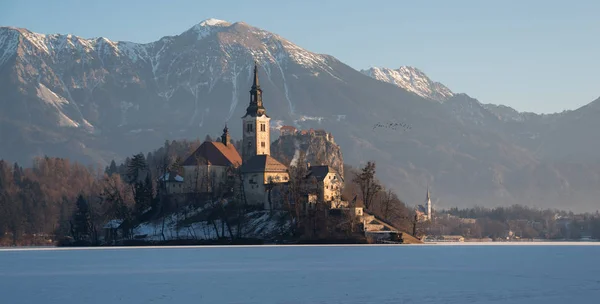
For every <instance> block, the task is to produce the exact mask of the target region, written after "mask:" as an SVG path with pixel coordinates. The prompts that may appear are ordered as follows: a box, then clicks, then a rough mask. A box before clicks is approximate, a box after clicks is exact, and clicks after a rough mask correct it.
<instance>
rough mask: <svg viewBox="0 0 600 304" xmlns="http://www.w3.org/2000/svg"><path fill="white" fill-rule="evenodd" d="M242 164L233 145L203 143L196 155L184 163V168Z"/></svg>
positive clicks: (236, 165)
mask: <svg viewBox="0 0 600 304" xmlns="http://www.w3.org/2000/svg"><path fill="white" fill-rule="evenodd" d="M240 164H242V158H241V157H240V154H239V153H238V151H237V150H236V149H235V147H234V146H233V144H228V145H225V144H223V143H222V142H212V141H205V142H203V143H202V144H201V145H200V147H198V149H196V151H194V153H192V154H191V155H190V156H189V157H188V158H187V159H186V160H185V161H184V162H183V165H184V166H196V165H212V166H234V167H238V166H239V165H240Z"/></svg>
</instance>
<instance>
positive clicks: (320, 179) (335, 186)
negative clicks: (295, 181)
mask: <svg viewBox="0 0 600 304" xmlns="http://www.w3.org/2000/svg"><path fill="white" fill-rule="evenodd" d="M307 169H308V170H307V171H308V174H307V175H306V179H307V184H308V189H309V191H310V192H311V193H314V194H316V195H317V199H318V200H319V201H321V202H326V203H328V204H329V205H330V208H339V207H341V206H342V205H343V204H342V202H341V197H342V189H343V187H344V179H343V178H342V176H341V175H340V174H339V173H338V172H337V171H336V170H335V169H333V168H332V167H330V166H326V165H325V166H311V165H310V164H308V165H307ZM346 205H347V204H346Z"/></svg>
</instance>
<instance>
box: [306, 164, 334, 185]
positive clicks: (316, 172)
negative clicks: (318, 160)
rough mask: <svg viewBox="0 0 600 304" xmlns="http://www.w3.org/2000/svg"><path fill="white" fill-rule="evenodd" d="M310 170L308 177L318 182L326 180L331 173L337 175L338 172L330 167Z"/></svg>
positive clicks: (311, 167) (318, 167)
mask: <svg viewBox="0 0 600 304" xmlns="http://www.w3.org/2000/svg"><path fill="white" fill-rule="evenodd" d="M308 170H309V171H308V175H307V176H306V177H312V176H314V177H315V178H316V179H317V180H318V181H322V180H324V179H325V177H326V176H327V174H329V173H335V174H337V171H335V170H334V169H333V168H331V167H329V166H310V168H309V169H308Z"/></svg>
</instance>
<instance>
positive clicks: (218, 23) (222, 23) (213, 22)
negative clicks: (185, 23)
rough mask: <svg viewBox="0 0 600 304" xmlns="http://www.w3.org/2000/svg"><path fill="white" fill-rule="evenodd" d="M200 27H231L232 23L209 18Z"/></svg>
mask: <svg viewBox="0 0 600 304" xmlns="http://www.w3.org/2000/svg"><path fill="white" fill-rule="evenodd" d="M198 25H200V26H230V25H231V23H230V22H228V21H225V20H220V19H215V18H209V19H206V20H203V21H201V22H200V23H198Z"/></svg>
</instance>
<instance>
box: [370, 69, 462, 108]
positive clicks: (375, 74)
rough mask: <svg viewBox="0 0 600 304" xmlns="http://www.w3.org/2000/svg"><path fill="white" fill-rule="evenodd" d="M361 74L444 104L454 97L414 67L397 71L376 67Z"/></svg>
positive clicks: (441, 85) (448, 90)
mask: <svg viewBox="0 0 600 304" xmlns="http://www.w3.org/2000/svg"><path fill="white" fill-rule="evenodd" d="M361 72H362V73H363V74H365V75H367V76H369V77H372V78H375V79H377V80H379V81H383V82H387V83H391V84H393V85H396V86H398V87H401V88H403V89H405V90H407V91H409V92H412V93H415V94H417V95H419V96H421V97H423V98H426V99H430V100H434V101H438V102H444V101H446V100H447V99H448V98H450V97H452V96H454V93H452V91H450V89H448V88H447V87H446V86H444V85H443V84H441V83H439V82H434V81H432V80H431V79H429V77H427V75H425V73H423V72H421V71H420V70H419V69H417V68H414V67H409V66H402V67H400V68H399V69H397V70H393V69H388V68H376V67H375V68H370V69H368V70H361Z"/></svg>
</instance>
